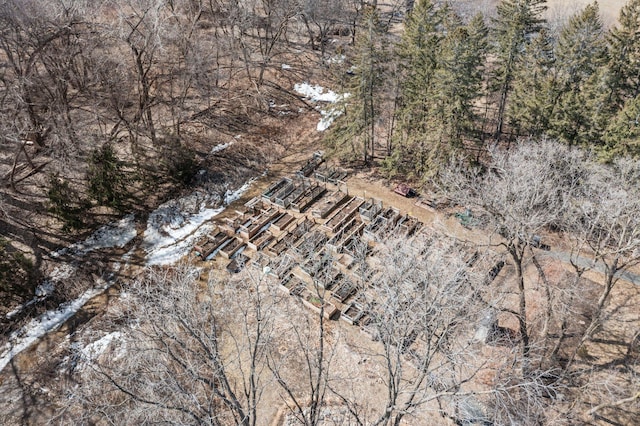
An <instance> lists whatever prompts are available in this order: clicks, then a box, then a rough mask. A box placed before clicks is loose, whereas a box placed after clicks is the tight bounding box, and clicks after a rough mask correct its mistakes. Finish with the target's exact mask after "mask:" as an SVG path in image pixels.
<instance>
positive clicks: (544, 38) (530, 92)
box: [507, 29, 555, 137]
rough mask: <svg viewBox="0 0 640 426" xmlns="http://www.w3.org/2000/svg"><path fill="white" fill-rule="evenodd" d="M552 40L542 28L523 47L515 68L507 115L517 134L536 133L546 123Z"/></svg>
mask: <svg viewBox="0 0 640 426" xmlns="http://www.w3.org/2000/svg"><path fill="white" fill-rule="evenodd" d="M553 47H554V46H553V42H552V41H551V38H550V37H549V35H548V33H547V31H546V30H545V29H542V30H541V31H540V33H539V34H538V35H537V36H536V38H535V39H534V40H533V41H532V42H531V44H529V45H528V46H527V48H526V51H525V54H524V57H523V59H522V62H521V64H520V65H519V66H518V67H517V69H516V78H515V80H514V84H513V95H512V97H511V102H510V103H509V108H508V109H507V115H508V116H509V125H510V126H511V127H512V128H513V130H514V132H515V133H516V135H518V136H529V137H539V136H541V135H542V134H543V133H544V132H545V131H546V130H547V129H548V127H549V119H550V115H551V109H552V91H553V86H554V81H553V76H552V71H553V67H554V63H555V56H554V53H553Z"/></svg>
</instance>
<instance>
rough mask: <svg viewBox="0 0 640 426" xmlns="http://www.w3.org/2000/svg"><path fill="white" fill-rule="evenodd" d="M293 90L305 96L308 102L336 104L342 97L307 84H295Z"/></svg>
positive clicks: (331, 91)
mask: <svg viewBox="0 0 640 426" xmlns="http://www.w3.org/2000/svg"><path fill="white" fill-rule="evenodd" d="M293 90H295V91H296V92H298V93H299V94H301V95H303V96H304V97H306V98H307V99H308V100H310V101H312V102H331V103H334V102H337V101H338V100H339V99H340V95H338V94H337V93H336V92H334V91H333V90H328V89H327V91H326V92H325V89H324V87H322V86H312V85H310V84H309V83H307V82H304V83H296V84H294V85H293Z"/></svg>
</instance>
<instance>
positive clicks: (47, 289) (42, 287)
mask: <svg viewBox="0 0 640 426" xmlns="http://www.w3.org/2000/svg"><path fill="white" fill-rule="evenodd" d="M55 290H56V285H55V283H54V282H53V281H51V280H44V281H43V282H42V283H40V284H38V286H37V287H36V291H35V295H36V297H47V296H51V295H52V294H53V292H54V291H55Z"/></svg>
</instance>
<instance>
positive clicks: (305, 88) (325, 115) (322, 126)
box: [293, 82, 351, 132]
mask: <svg viewBox="0 0 640 426" xmlns="http://www.w3.org/2000/svg"><path fill="white" fill-rule="evenodd" d="M293 90H295V91H296V92H298V93H299V94H301V95H303V96H305V97H306V98H307V99H309V100H310V101H312V102H327V103H329V104H335V103H336V102H340V101H343V100H345V99H347V98H348V97H349V96H351V94H350V93H343V94H338V93H336V92H334V91H333V90H328V89H327V91H326V92H325V89H324V87H322V86H312V85H310V84H309V83H306V82H305V83H299V84H295V85H294V86H293ZM316 109H318V110H319V111H320V115H321V116H322V117H321V118H320V121H319V122H318V125H317V126H316V129H317V130H318V131H319V132H324V131H325V130H327V129H328V128H329V126H330V125H331V124H332V123H333V121H334V120H335V119H336V118H338V117H340V115H342V110H341V109H337V108H330V109H326V110H323V109H320V108H316Z"/></svg>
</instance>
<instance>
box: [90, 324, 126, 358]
mask: <svg viewBox="0 0 640 426" xmlns="http://www.w3.org/2000/svg"><path fill="white" fill-rule="evenodd" d="M121 337H122V333H120V332H119V331H114V332H113V333H109V334H106V335H104V336H102V337H101V338H100V339H98V340H96V341H95V342H91V343H89V344H88V345H87V346H85V347H84V348H82V349H81V350H80V351H81V352H82V356H83V358H84V359H86V360H91V361H93V360H95V359H96V358H98V357H99V356H100V354H102V353H103V352H104V351H105V350H106V349H107V348H108V347H109V345H110V344H111V342H112V341H114V340H116V339H120V338H121Z"/></svg>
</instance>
